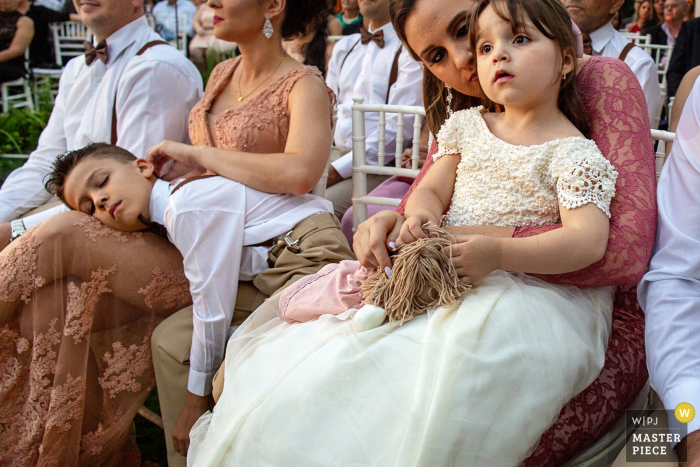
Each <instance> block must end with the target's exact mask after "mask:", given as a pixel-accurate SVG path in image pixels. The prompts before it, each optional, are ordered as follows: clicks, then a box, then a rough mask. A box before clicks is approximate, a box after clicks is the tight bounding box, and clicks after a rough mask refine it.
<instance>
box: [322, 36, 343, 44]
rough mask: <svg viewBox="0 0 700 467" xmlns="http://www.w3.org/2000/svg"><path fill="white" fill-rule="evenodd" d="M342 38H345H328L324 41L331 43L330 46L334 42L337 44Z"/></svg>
mask: <svg viewBox="0 0 700 467" xmlns="http://www.w3.org/2000/svg"><path fill="white" fill-rule="evenodd" d="M343 37H345V36H328V38H327V39H326V41H327V42H328V43H331V44H332V43H334V42H338V41H339V40H340V39H342V38H343Z"/></svg>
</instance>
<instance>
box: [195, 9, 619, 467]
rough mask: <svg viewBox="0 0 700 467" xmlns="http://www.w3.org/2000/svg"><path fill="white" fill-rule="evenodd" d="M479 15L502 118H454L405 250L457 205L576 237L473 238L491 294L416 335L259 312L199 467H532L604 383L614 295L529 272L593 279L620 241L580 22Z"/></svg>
mask: <svg viewBox="0 0 700 467" xmlns="http://www.w3.org/2000/svg"><path fill="white" fill-rule="evenodd" d="M474 18H475V23H474V24H475V27H473V28H472V31H471V36H472V37H471V39H472V40H471V44H473V47H474V48H475V56H476V59H477V69H478V77H479V82H480V83H481V86H482V88H483V90H484V93H485V94H486V96H488V97H489V98H490V99H491V100H492V101H494V102H496V103H498V104H500V105H501V106H502V107H503V108H504V112H502V113H488V112H485V111H484V108H483V107H479V108H475V109H470V110H465V111H460V112H455V113H454V114H453V115H452V116H451V117H450V118H449V119H448V121H447V122H445V124H444V125H443V127H442V129H441V130H440V132H439V134H438V137H437V139H438V144H439V147H440V148H439V151H438V153H437V154H436V155H435V159H436V161H435V164H434V167H432V168H431V169H430V171H429V172H428V173H427V175H426V177H425V178H424V179H423V181H422V182H421V184H420V185H419V186H418V188H417V189H416V190H415V192H414V193H413V194H412V195H411V197H410V199H409V201H408V204H407V207H406V217H407V220H406V222H405V223H404V225H403V227H402V231H401V235H400V238H399V241H398V242H397V246H400V244H401V243H409V242H412V241H415V240H416V239H417V238H420V237H424V236H425V234H424V232H423V230H422V229H421V226H422V225H423V224H424V223H425V222H428V221H432V222H435V223H438V222H439V220H440V216H441V214H442V213H443V212H444V209H445V208H446V206H447V205H448V204H451V206H450V209H449V212H448V214H447V216H446V217H445V219H444V222H443V225H448V226H460V225H493V226H517V225H543V224H551V223H558V222H560V221H561V223H562V224H563V227H562V228H560V229H557V230H553V231H550V232H548V233H545V234H541V235H537V236H535V237H530V238H524V239H517V238H516V239H512V238H507V239H504V238H493V237H486V236H480V235H474V236H472V238H470V239H469V241H468V243H469V244H470V245H471V246H472V249H473V251H472V253H471V257H472V258H474V259H473V261H471V262H468V263H466V264H465V265H464V266H462V268H463V269H461V270H458V271H457V272H458V275H459V276H460V277H461V276H467V282H469V283H473V284H475V288H476V293H471V294H466V295H464V296H463V297H462V299H461V302H460V303H459V304H458V305H457V306H454V307H451V308H435V309H430V310H428V313H427V314H425V315H422V316H419V317H418V318H415V319H413V320H411V321H409V322H407V323H405V324H404V325H403V326H398V324H397V323H393V324H391V325H390V324H384V325H382V326H379V327H377V328H375V329H373V330H370V331H366V332H363V333H355V332H354V331H353V330H352V326H351V322H350V320H349V318H351V317H352V316H353V314H354V312H355V310H354V309H351V310H347V311H346V312H344V313H341V314H338V315H330V314H328V315H322V316H321V317H320V318H318V319H316V320H313V321H309V322H306V323H296V324H289V323H285V322H282V321H281V320H279V318H277V316H276V315H274V314H272V313H269V312H256V313H254V314H253V315H252V316H251V318H250V319H249V320H248V321H247V322H246V323H244V324H243V326H241V328H239V329H238V330H237V331H236V333H235V334H234V335H233V336H232V338H231V340H230V341H229V344H228V350H227V355H226V367H225V385H224V389H223V393H222V395H221V397H220V399H219V401H218V404H217V405H216V407H215V409H214V412H213V413H207V414H205V415H204V416H203V417H202V418H201V419H200V420H199V421H198V422H197V424H196V425H195V426H194V428H193V429H192V432H191V433H190V439H191V442H192V444H191V446H190V451H189V454H188V464H189V465H196V466H197V467H200V466H248V465H256V466H295V465H298V466H336V465H337V466H367V465H372V466H382V467H383V466H397V467H405V466H452V465H454V466H489V467H492V466H517V465H518V464H519V463H520V462H521V461H522V460H523V459H524V458H525V457H526V456H527V455H528V453H529V452H530V451H531V449H532V448H534V446H535V445H536V444H537V441H538V439H539V437H540V436H541V434H542V433H543V432H544V431H545V430H546V429H547V428H548V427H549V426H550V425H551V423H552V422H553V421H554V420H555V419H556V417H557V415H558V413H559V411H560V409H561V407H563V406H564V404H565V403H566V402H567V401H568V400H569V399H570V398H572V397H573V396H575V395H576V394H578V393H579V392H581V391H582V390H583V389H584V388H585V387H586V386H587V385H588V384H590V383H591V382H592V381H593V380H594V379H595V378H596V377H597V375H598V373H599V372H600V369H601V368H602V366H603V363H604V355H605V348H606V345H607V340H608V335H609V332H610V321H611V313H612V293H611V292H612V290H611V288H597V289H579V288H575V287H564V286H556V285H551V284H548V283H545V282H543V281H540V280H538V279H536V278H533V277H531V276H527V275H525V274H523V273H531V274H559V273H565V272H571V271H575V270H579V269H582V268H584V267H586V266H588V265H590V264H592V263H594V262H596V261H598V260H600V259H601V258H602V256H603V254H604V252H605V248H606V244H607V239H608V218H609V205H610V200H611V198H612V197H613V195H614V193H615V180H616V177H617V173H616V172H615V170H614V169H613V167H612V166H611V165H610V163H609V162H608V161H607V160H606V159H605V158H604V157H603V155H602V154H601V153H600V152H599V151H598V149H597V147H596V146H595V144H594V143H593V142H592V141H589V140H587V139H585V138H584V136H583V134H582V132H581V130H583V132H585V131H586V125H585V121H584V119H582V118H581V117H580V115H582V111H581V109H582V106H581V104H580V101H579V100H578V97H577V96H576V91H575V90H576V82H575V81H576V77H575V72H574V71H575V70H574V67H575V63H576V60H575V58H576V47H575V39H574V36H573V33H572V31H571V23H570V20H569V17H568V14H567V12H566V10H565V9H564V8H563V6H562V5H561V4H560V2H559V0H493V1H492V0H481V1H480V2H479V5H478V8H477V9H476V12H475V14H474ZM572 122H573V123H572ZM574 123H576V125H575V124H574ZM577 127H578V128H577ZM505 271H509V272H505ZM323 273H324V272H323V271H322V272H320V273H319V274H318V275H317V276H316V277H318V276H321V275H322V274H323ZM314 280H315V278H314V276H312V277H310V278H307V279H304V280H302V281H300V282H299V283H297V284H295V286H293V287H295V288H296V290H295V293H297V294H303V293H304V292H305V290H304V289H305V288H313V287H314ZM322 283H323V281H319V282H318V284H317V286H321V284H322ZM332 292H333V291H329V293H332Z"/></svg>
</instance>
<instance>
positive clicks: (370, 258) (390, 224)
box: [353, 210, 404, 270]
mask: <svg viewBox="0 0 700 467" xmlns="http://www.w3.org/2000/svg"><path fill="white" fill-rule="evenodd" d="M403 222H404V219H403V216H401V214H399V213H397V212H396V211H390V210H386V211H379V212H378V213H377V214H375V215H374V216H372V217H370V218H369V219H367V220H366V221H364V222H363V223H362V224H360V225H359V226H358V227H357V232H356V233H355V235H354V236H353V249H354V250H355V255H356V256H357V259H358V261H359V262H360V264H361V265H362V266H364V267H366V268H368V269H377V268H379V269H382V270H386V268H387V267H388V268H391V258H389V251H388V249H389V248H390V246H389V244H390V243H394V242H396V239H397V238H398V236H399V232H400V231H401V225H402V224H403Z"/></svg>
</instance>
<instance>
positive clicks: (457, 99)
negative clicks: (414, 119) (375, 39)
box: [389, 0, 488, 135]
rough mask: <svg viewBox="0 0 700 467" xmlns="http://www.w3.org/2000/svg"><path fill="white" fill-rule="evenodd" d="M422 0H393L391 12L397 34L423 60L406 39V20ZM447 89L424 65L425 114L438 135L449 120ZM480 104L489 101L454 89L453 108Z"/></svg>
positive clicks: (433, 131) (408, 48)
mask: <svg viewBox="0 0 700 467" xmlns="http://www.w3.org/2000/svg"><path fill="white" fill-rule="evenodd" d="M419 1H420V0H391V1H390V2H389V13H390V14H391V23H392V24H393V26H394V29H395V30H396V34H397V35H398V36H399V39H401V42H403V45H404V47H406V50H408V52H409V53H410V54H411V56H412V57H413V58H414V60H416V61H418V62H421V59H420V57H418V54H416V53H415V52H414V51H413V49H411V46H410V45H408V40H407V39H406V20H407V19H408V17H409V16H410V15H411V13H412V12H413V10H414V9H415V8H416V4H417V3H418V2H419ZM446 98H447V90H446V89H445V83H443V82H442V81H440V80H439V79H438V78H437V77H436V76H435V75H434V74H432V72H431V71H430V70H429V69H428V68H426V67H423V103H424V105H425V115H426V119H427V120H428V127H429V128H430V132H431V133H432V134H434V135H437V134H438V132H439V131H440V128H441V127H442V125H443V123H445V120H447V101H446ZM479 105H486V106H487V107H488V103H487V102H485V101H484V100H483V99H481V98H479V97H472V96H467V95H466V94H462V93H461V92H459V91H457V90H456V89H452V104H451V105H450V107H451V108H452V110H455V111H457V110H464V109H469V108H471V107H477V106H479Z"/></svg>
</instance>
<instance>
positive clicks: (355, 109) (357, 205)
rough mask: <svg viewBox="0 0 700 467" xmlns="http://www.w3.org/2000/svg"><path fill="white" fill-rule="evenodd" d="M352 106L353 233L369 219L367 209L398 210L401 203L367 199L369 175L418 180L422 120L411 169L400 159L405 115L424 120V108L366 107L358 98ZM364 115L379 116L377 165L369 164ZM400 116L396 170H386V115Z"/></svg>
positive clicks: (415, 122) (415, 127)
mask: <svg viewBox="0 0 700 467" xmlns="http://www.w3.org/2000/svg"><path fill="white" fill-rule="evenodd" d="M353 101H354V102H355V104H354V105H353V106H352V154H353V160H352V206H353V216H352V226H353V231H357V226H358V225H360V223H362V222H364V221H365V220H366V219H367V205H368V204H377V205H380V206H394V207H396V206H398V205H399V203H400V202H401V200H399V199H393V198H380V197H374V196H367V175H368V174H375V175H389V176H392V175H396V176H400V177H411V178H416V177H417V176H418V173H419V172H420V170H419V169H418V159H419V157H420V133H421V128H422V127H423V125H422V121H421V120H422V119H421V118H414V120H413V140H412V148H413V154H412V155H411V168H410V169H405V168H403V167H401V158H402V155H403V150H404V145H403V143H404V138H403V129H404V115H407V114H408V115H415V116H421V117H425V109H424V108H423V107H416V106H408V105H385V104H363V102H364V100H363V99H359V98H355V99H353ZM365 112H379V137H378V140H379V144H378V152H377V159H378V165H368V164H367V152H366V148H365V140H366V136H365ZM387 113H396V114H398V117H397V120H396V151H395V155H394V167H384V159H385V158H386V147H385V141H386V132H385V130H386V114H387Z"/></svg>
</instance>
